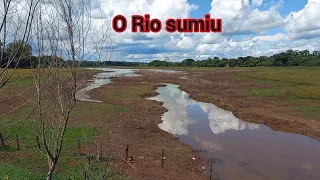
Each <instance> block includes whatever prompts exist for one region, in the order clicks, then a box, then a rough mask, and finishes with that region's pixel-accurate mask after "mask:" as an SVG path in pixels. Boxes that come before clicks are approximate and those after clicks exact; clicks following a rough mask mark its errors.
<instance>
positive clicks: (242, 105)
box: [90, 69, 320, 179]
mask: <svg viewBox="0 0 320 180" xmlns="http://www.w3.org/2000/svg"><path fill="white" fill-rule="evenodd" d="M138 73H139V74H141V75H142V76H137V77H118V78H115V79H113V83H112V84H109V85H105V86H103V87H101V88H98V89H95V90H92V91H91V92H90V94H91V97H93V98H95V99H99V100H102V101H105V102H108V103H110V102H112V103H116V104H117V105H118V106H124V107H128V108H129V109H130V111H129V112H125V113H119V117H118V118H117V120H116V121H117V127H118V128H117V131H116V133H115V137H116V138H115V140H114V143H113V148H114V149H115V150H116V152H117V153H116V154H117V155H118V159H119V163H118V164H117V165H116V168H117V169H119V170H120V171H121V172H123V173H124V174H127V175H129V176H130V177H132V179H207V178H208V176H206V175H205V174H204V169H203V168H204V166H205V165H206V163H205V162H203V160H202V158H201V157H200V155H199V154H198V153H196V152H194V151H193V150H192V148H191V147H189V146H187V145H184V144H182V143H179V140H177V139H175V138H174V137H173V135H170V134H168V133H166V132H164V131H162V130H160V129H159V128H158V127H157V125H158V124H159V123H160V122H161V115H162V114H163V113H164V112H165V111H166V109H164V108H163V107H162V106H161V103H157V102H154V101H149V100H146V99H145V98H146V97H151V96H155V95H156V93H155V91H154V90H155V89H156V87H157V86H160V85H161V84H160V83H174V84H178V85H180V89H182V90H184V91H185V92H187V93H189V94H190V96H191V97H192V98H193V99H195V100H197V101H201V102H207V103H213V104H215V105H217V106H219V107H221V108H224V109H227V110H230V111H232V112H233V113H234V114H235V115H236V116H237V117H238V118H240V119H242V120H244V121H247V122H252V123H259V124H265V125H267V126H269V127H271V128H272V129H273V130H277V131H284V132H293V133H299V134H303V135H307V136H311V137H314V138H316V139H320V129H319V127H320V123H319V122H317V121H314V120H310V119H305V118H302V117H299V116H297V115H296V114H295V112H293V111H292V109H290V108H288V107H289V106H290V104H289V103H284V102H282V101H279V100H277V99H275V98H266V97H248V96H245V95H243V93H242V90H243V89H245V88H247V87H261V86H263V85H261V84H258V83H254V82H250V81H247V80H244V79H239V78H231V77H230V76H229V75H230V73H237V71H234V70H228V69H222V70H206V71H201V72H200V71H187V72H186V73H159V72H151V71H147V70H139V71H138ZM126 93H127V95H124V94H126ZM115 94H117V95H115ZM113 96H115V97H113ZM93 123H96V125H97V126H100V128H102V126H103V124H101V122H93ZM109 128H110V127H109ZM103 136H105V137H106V135H103V134H102V137H103ZM102 139H103V138H102ZM100 141H101V140H100ZM102 141H103V142H105V141H106V140H102ZM127 145H129V156H132V157H133V159H134V160H133V161H132V162H131V163H126V162H124V161H122V160H123V158H124V157H125V156H126V155H125V149H126V146H127ZM104 146H106V144H104ZM104 149H106V148H104ZM161 149H164V151H165V157H166V159H165V161H164V164H165V165H164V166H165V167H164V168H161ZM91 151H92V150H91ZM105 151H106V152H104V153H107V150H105ZM193 159H195V160H193Z"/></svg>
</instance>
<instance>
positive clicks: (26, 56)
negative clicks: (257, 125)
mask: <svg viewBox="0 0 320 180" xmlns="http://www.w3.org/2000/svg"><path fill="white" fill-rule="evenodd" d="M1 46H2V43H1V41H0V49H1V50H0V67H5V66H9V67H20V68H32V67H35V66H38V65H39V64H41V66H48V65H50V64H52V63H59V64H61V66H62V67H63V66H68V65H69V64H70V63H71V61H69V60H64V59H63V58H60V57H58V56H41V57H37V56H33V55H32V47H31V45H29V44H23V43H21V42H20V41H16V42H13V43H10V44H8V46H7V47H1ZM13 54H14V56H13ZM17 54H18V56H17ZM11 56H12V57H18V59H12V58H11ZM78 64H79V66H81V67H102V66H154V67H170V66H182V67H255V66H320V51H313V52H310V51H308V50H304V51H294V50H288V51H286V52H282V53H279V54H275V55H272V56H260V57H252V56H247V57H238V58H231V59H228V58H219V57H214V58H208V59H206V60H194V59H185V60H183V61H181V62H170V61H168V60H154V61H151V62H150V63H143V62H126V61H81V62H80V61H79V62H78Z"/></svg>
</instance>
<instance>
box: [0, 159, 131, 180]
mask: <svg viewBox="0 0 320 180" xmlns="http://www.w3.org/2000/svg"><path fill="white" fill-rule="evenodd" d="M85 170H87V172H88V176H89V179H92V180H95V179H96V180H100V179H102V178H103V177H104V178H105V179H110V180H122V179H123V180H125V179H127V178H124V177H123V176H122V175H121V174H120V173H118V172H116V171H110V170H105V168H104V167H103V165H102V164H98V163H94V164H91V165H75V166H69V167H67V169H66V173H63V174H57V175H54V176H53V179H56V180H66V179H69V180H78V179H84V171H85ZM45 177H46V174H45V173H38V172H30V171H26V170H25V169H23V168H20V167H17V166H12V165H10V164H0V180H4V179H8V180H21V179H30V180H43V179H45Z"/></svg>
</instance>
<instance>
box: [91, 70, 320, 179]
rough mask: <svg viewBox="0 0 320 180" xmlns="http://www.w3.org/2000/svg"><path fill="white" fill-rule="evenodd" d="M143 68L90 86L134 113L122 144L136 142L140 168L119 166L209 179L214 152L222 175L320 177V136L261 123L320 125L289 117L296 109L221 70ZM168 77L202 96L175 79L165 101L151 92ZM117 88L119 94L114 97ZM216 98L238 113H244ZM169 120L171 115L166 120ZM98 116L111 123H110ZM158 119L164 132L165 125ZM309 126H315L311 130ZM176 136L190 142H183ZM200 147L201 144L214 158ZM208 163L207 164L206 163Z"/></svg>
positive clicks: (152, 174)
mask: <svg viewBox="0 0 320 180" xmlns="http://www.w3.org/2000/svg"><path fill="white" fill-rule="evenodd" d="M211 73H212V74H211ZM227 73H228V72H227ZM138 74H141V75H142V76H134V77H118V78H115V79H113V81H114V83H112V84H108V85H106V86H102V87H100V88H97V89H93V90H92V91H90V92H89V95H90V97H91V98H92V99H96V100H99V101H106V100H108V101H114V102H116V103H117V104H118V105H121V106H126V107H128V108H129V109H130V112H126V113H121V114H120V115H119V118H120V119H121V122H120V124H119V127H121V128H120V130H119V132H118V134H117V135H118V137H119V139H117V145H116V146H117V147H118V148H119V149H125V145H126V144H128V143H129V144H130V147H131V146H132V152H131V154H132V155H133V157H135V161H134V163H133V166H134V167H135V168H137V169H139V171H137V170H135V169H132V168H130V166H127V164H125V163H124V164H122V166H120V167H118V168H119V169H121V171H123V172H124V173H125V174H128V175H130V176H131V177H132V178H133V179H204V176H203V172H204V171H206V172H207V173H208V165H209V162H208V160H210V159H211V158H214V162H215V163H214V176H215V177H216V178H220V179H235V178H240V179H317V177H319V173H318V171H317V169H319V164H320V163H319V162H320V160H319V158H318V157H319V156H317V152H319V150H320V146H319V141H318V140H315V139H312V138H309V137H306V136H302V135H296V134H290V133H285V132H276V131H273V130H272V129H270V128H269V127H267V126H265V125H261V124H266V125H268V126H270V127H272V128H273V129H277V130H282V131H289V132H298V133H301V132H308V133H311V134H312V135H313V136H314V135H317V133H318V132H317V131H316V130H315V129H313V130H310V127H311V126H309V125H308V126H307V125H303V126H299V123H301V122H304V120H297V117H294V118H293V119H294V120H297V121H295V122H292V121H290V122H289V121H287V118H286V119H283V118H282V116H284V115H287V114H288V111H287V109H284V108H280V109H277V112H276V113H274V112H272V111H271V110H272V109H270V107H273V106H275V107H277V103H278V102H276V101H269V100H264V102H263V103H258V102H257V101H255V99H254V98H248V97H242V96H239V95H238V94H237V91H236V90H239V89H241V88H242V87H245V86H248V85H252V86H256V85H255V84H252V83H251V84H250V83H248V82H245V81H239V82H237V81H233V80H230V78H226V77H225V76H224V75H223V74H224V72H219V71H216V72H208V73H204V72H201V73H199V72H190V73H189V74H188V75H186V74H183V73H167V72H155V71H147V70H143V71H138ZM204 74H206V76H204ZM213 75H215V76H213ZM163 82H167V83H176V84H180V85H181V89H183V90H185V91H186V92H188V93H190V95H191V97H192V98H194V99H195V100H193V99H191V98H190V97H189V94H187V93H186V92H183V91H181V90H179V89H178V88H177V87H175V86H174V85H170V86H169V87H170V88H169V89H166V87H161V88H159V89H158V93H159V98H160V97H161V96H162V97H163V98H162V99H161V98H160V99H157V100H159V101H160V102H162V103H154V102H152V101H149V100H146V99H144V98H146V97H150V96H154V95H155V94H154V91H153V90H154V87H156V86H160V84H159V83H163ZM204 84H205V86H204ZM231 85H232V86H233V87H232V88H230V86H231ZM162 91H164V94H163V93H161V92H162ZM126 92H127V93H126ZM122 93H125V94H126V95H122ZM227 93H228V94H227ZM114 94H116V95H117V96H116V97H117V98H115V99H112V98H110V97H111V96H112V95H114ZM227 95H228V96H227ZM196 100H200V101H203V102H210V103H213V104H209V103H201V102H198V101H196ZM231 100H233V101H231ZM168 101H169V105H168ZM214 104H217V105H218V106H219V107H223V108H225V109H227V110H231V111H233V112H235V113H234V114H235V115H236V116H234V115H233V114H232V113H231V112H228V111H226V110H223V109H220V108H218V107H217V106H215V105H214ZM162 105H163V106H164V107H162ZM278 105H279V104H278ZM258 108H261V109H258ZM166 110H167V112H166ZM270 116H272V117H275V118H276V120H275V118H272V119H271V118H270ZM161 117H162V119H161ZM289 117H290V118H291V116H290V114H289V115H288V118H289ZM238 118H241V119H244V120H246V121H249V122H252V123H247V122H245V121H242V120H240V119H238ZM165 119H169V121H168V120H167V121H163V120H165ZM170 119H171V121H170ZM305 122H306V121H305ZM94 123H97V124H98V125H100V126H103V123H99V122H94ZM158 125H159V127H160V128H161V129H162V130H164V131H161V130H159V128H158ZM295 127H300V129H299V128H295ZM304 128H306V129H304ZM307 128H308V130H309V131H305V130H307ZM165 131H166V132H165ZM169 133H170V134H169ZM301 134H304V133H301ZM174 137H176V138H180V142H183V143H185V144H188V145H190V147H189V146H185V145H184V144H181V143H178V141H177V140H175V139H174ZM191 147H192V148H193V150H192V149H191ZM161 148H163V149H165V151H166V158H167V159H166V168H165V169H161V168H159V163H160V160H159V152H160V150H161ZM178 149H179V150H178ZM194 151H199V152H200V154H201V156H202V157H203V158H204V159H205V160H206V161H202V160H201V158H200V157H199V156H198V153H195V152H194ZM167 153H168V154H167ZM203 166H206V167H207V168H206V170H204V169H203Z"/></svg>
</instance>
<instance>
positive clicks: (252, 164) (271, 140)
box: [148, 84, 320, 180]
mask: <svg viewBox="0 0 320 180" xmlns="http://www.w3.org/2000/svg"><path fill="white" fill-rule="evenodd" d="M166 85H167V86H165V87H159V88H158V89H157V90H156V91H157V92H158V93H159V95H158V96H156V97H152V98H148V99H150V100H155V101H160V102H163V103H164V104H163V106H164V107H165V108H166V109H168V112H166V113H164V114H163V116H162V120H163V122H162V123H161V124H159V127H160V128H161V129H162V130H164V131H167V132H169V133H171V134H174V135H175V136H176V137H177V138H179V139H180V141H181V142H183V143H186V144H189V145H191V146H192V147H193V149H194V150H198V151H199V152H200V153H201V155H202V156H203V157H204V158H205V160H206V162H207V163H206V164H207V166H206V173H207V174H209V169H210V163H209V161H210V160H211V159H212V158H213V162H214V164H213V171H214V173H213V177H214V178H213V179H226V180H229V179H231V180H241V179H243V180H248V179H250V180H251V179H252V180H259V179H272V180H274V179H279V180H280V179H281V180H284V179H290V180H293V179H296V180H302V179H308V180H313V179H314V180H317V179H320V141H318V140H316V139H313V138H310V137H307V136H303V135H297V134H290V133H284V132H277V131H273V130H272V129H270V128H269V127H267V126H264V125H259V124H252V123H247V122H244V121H242V120H240V119H238V118H236V117H235V116H234V115H233V114H232V113H231V112H229V111H226V110H223V109H221V108H218V107H217V106H215V105H213V104H209V103H202V102H197V101H195V100H192V99H190V97H189V94H187V93H186V92H184V91H181V90H179V88H178V86H177V85H173V84H166Z"/></svg>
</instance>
